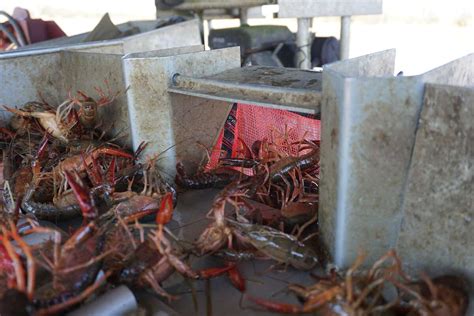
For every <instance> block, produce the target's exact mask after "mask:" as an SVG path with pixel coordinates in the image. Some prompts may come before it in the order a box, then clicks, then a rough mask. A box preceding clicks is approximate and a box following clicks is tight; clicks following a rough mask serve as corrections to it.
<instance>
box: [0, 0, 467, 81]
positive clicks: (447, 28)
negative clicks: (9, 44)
mask: <svg viewBox="0 0 474 316" xmlns="http://www.w3.org/2000/svg"><path fill="white" fill-rule="evenodd" d="M15 7H22V8H26V9H28V10H29V12H30V15H31V17H32V18H41V19H43V20H54V21H55V22H56V23H57V24H58V25H59V27H60V28H61V29H62V30H63V31H64V32H65V33H66V34H67V35H69V36H70V35H75V34H79V33H83V32H88V31H90V30H92V29H93V28H94V27H95V26H96V25H97V23H98V22H99V20H100V18H101V17H102V16H103V15H104V13H107V12H108V13H109V14H110V17H111V20H112V22H113V23H115V24H119V23H122V22H126V21H130V20H142V19H147V20H148V19H154V18H155V16H156V8H155V3H154V1H153V0H134V1H106V0H103V1H96V0H95V1H93V0H83V1H60V0H49V1H38V0H3V1H2V2H1V4H0V10H4V11H6V12H9V13H10V14H11V13H12V12H13V9H14V8H15ZM275 10H276V8H275V6H274V5H269V6H266V7H264V9H263V13H264V15H265V16H266V18H264V19H253V18H250V19H249V20H248V23H249V25H260V24H279V25H286V26H288V28H289V29H290V30H291V31H292V32H295V31H296V28H297V23H296V19H275V18H273V17H272V16H273V12H275ZM0 19H2V20H0V22H3V21H4V20H3V17H0ZM339 21H340V19H339V18H338V17H320V18H314V20H313V26H312V31H313V32H315V33H316V35H317V36H322V37H324V36H335V37H339V32H340V22H339ZM233 26H239V20H238V19H230V20H229V19H227V20H213V21H212V28H214V29H219V28H226V27H233ZM388 48H396V49H397V61H396V70H397V72H398V71H401V70H403V72H404V74H405V75H410V74H419V73H421V72H424V71H426V70H429V69H432V68H434V67H436V66H439V65H441V64H443V63H446V62H448V61H450V60H452V59H455V58H457V57H460V56H463V55H466V54H468V53H471V52H473V51H474V1H473V0H452V1H439V0H436V1H432V0H419V1H413V0H384V1H383V14H381V15H372V16H353V17H352V25H351V40H350V57H356V56H360V55H363V54H367V53H372V52H376V51H380V50H384V49H388Z"/></svg>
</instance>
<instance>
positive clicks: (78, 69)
mask: <svg viewBox="0 0 474 316" xmlns="http://www.w3.org/2000/svg"><path fill="white" fill-rule="evenodd" d="M192 45H198V46H199V45H201V37H200V32H199V26H198V22H197V21H196V20H193V21H188V22H183V23H179V24H176V25H171V26H169V27H164V28H161V29H157V30H154V31H150V32H146V33H143V34H139V35H135V36H130V37H128V38H124V39H120V40H114V41H104V42H97V43H86V44H81V45H76V46H66V47H53V48H44V49H39V50H33V51H22V52H11V53H7V54H0V83H1V84H0V104H3V105H8V106H21V105H22V104H24V103H26V102H28V101H32V100H38V99H39V98H40V97H42V98H43V99H44V100H45V101H46V102H48V103H49V104H51V105H58V104H60V103H61V102H62V101H63V100H65V99H66V98H67V96H68V93H69V92H72V93H75V92H76V90H79V89H80V90H82V91H85V92H89V93H92V94H93V93H95V90H94V88H96V87H98V88H102V89H106V88H107V87H106V82H107V83H108V87H109V88H110V90H111V91H112V92H116V91H122V92H123V93H122V94H121V95H120V96H119V97H118V98H117V99H116V100H115V102H114V103H113V105H111V106H105V107H103V108H102V109H101V110H102V111H103V112H104V113H106V115H103V117H106V118H107V121H105V122H104V124H107V123H111V122H114V128H113V129H112V130H111V131H110V132H111V133H119V132H122V133H125V134H126V135H127V137H126V138H125V139H123V140H122V141H123V143H126V144H131V143H132V138H131V134H130V132H129V131H130V123H129V117H128V107H127V98H126V95H125V90H126V85H125V81H124V75H123V69H122V57H123V54H124V53H130V52H136V51H142V50H145V51H147V50H153V49H167V48H172V47H179V46H192ZM199 47H200V46H199ZM105 92H107V91H105ZM92 96H94V95H92ZM8 116H9V114H8V113H6V112H3V117H4V120H6V119H7V117H8Z"/></svg>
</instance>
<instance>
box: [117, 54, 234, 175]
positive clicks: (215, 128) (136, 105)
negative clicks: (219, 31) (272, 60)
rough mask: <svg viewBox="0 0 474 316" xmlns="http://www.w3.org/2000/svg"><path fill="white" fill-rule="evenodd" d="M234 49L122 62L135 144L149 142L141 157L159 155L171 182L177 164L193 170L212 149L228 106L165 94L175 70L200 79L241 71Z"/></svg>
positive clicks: (132, 59)
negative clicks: (226, 71)
mask: <svg viewBox="0 0 474 316" xmlns="http://www.w3.org/2000/svg"><path fill="white" fill-rule="evenodd" d="M239 65H240V50H239V48H238V47H232V48H225V49H217V50H212V51H202V49H201V50H198V51H195V50H194V49H193V50H191V51H188V52H182V53H181V54H175V53H172V52H170V53H169V54H166V55H163V54H161V53H160V54H158V55H156V56H149V55H147V57H141V56H140V55H136V54H131V55H129V56H126V57H125V58H124V59H123V67H124V73H125V83H126V85H127V86H130V88H129V89H128V91H127V99H128V110H129V115H130V122H131V126H130V127H131V129H130V132H131V134H132V139H133V146H134V148H137V147H138V145H139V144H140V143H141V142H142V141H146V142H148V146H147V148H146V150H145V153H144V154H145V156H146V155H149V154H157V153H160V155H161V156H160V159H159V160H158V163H159V165H160V166H161V167H162V169H163V171H164V172H165V173H166V174H167V175H168V176H169V177H170V178H171V179H174V174H175V166H176V163H177V161H182V162H183V163H184V165H185V166H186V167H187V168H189V169H190V170H189V171H193V172H194V171H195V169H196V168H197V166H198V164H199V162H200V161H201V159H202V158H203V156H204V151H203V150H202V146H199V145H198V143H199V144H201V145H204V147H206V148H211V147H212V146H213V145H214V143H215V141H216V140H217V136H218V134H219V131H220V129H221V128H222V127H223V125H224V122H225V119H226V118H227V115H228V113H229V111H230V107H231V106H232V104H231V103H229V102H222V101H215V100H206V99H202V98H196V97H190V96H183V95H174V94H171V93H169V92H168V91H167V89H168V87H169V85H170V84H171V80H172V77H173V74H175V73H176V72H179V73H183V74H187V75H191V76H202V75H206V74H207V75H208V74H213V73H217V72H221V71H224V70H226V69H232V68H235V67H239Z"/></svg>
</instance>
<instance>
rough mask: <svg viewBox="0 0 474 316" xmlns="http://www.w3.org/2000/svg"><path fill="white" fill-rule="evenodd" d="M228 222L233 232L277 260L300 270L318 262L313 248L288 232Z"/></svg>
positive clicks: (308, 268)
mask: <svg viewBox="0 0 474 316" xmlns="http://www.w3.org/2000/svg"><path fill="white" fill-rule="evenodd" d="M228 222H229V223H230V224H231V226H233V227H234V233H238V234H239V235H240V237H241V238H243V239H244V241H247V242H248V243H250V244H251V245H252V246H254V247H255V248H256V249H257V250H258V251H260V252H261V253H262V254H264V255H266V256H268V257H270V258H272V259H274V260H276V261H277V262H280V263H283V264H285V265H291V266H293V267H294V268H296V269H301V270H310V269H313V268H314V267H315V266H316V264H318V262H319V260H318V258H317V255H316V253H315V251H314V250H313V249H311V248H310V247H308V246H306V245H305V244H303V243H302V242H300V241H298V240H297V239H296V238H295V237H293V236H291V235H289V234H285V233H283V232H281V231H279V230H276V229H274V228H271V227H268V226H262V225H256V224H246V223H239V222H236V221H231V220H228Z"/></svg>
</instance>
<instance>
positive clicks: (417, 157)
mask: <svg viewBox="0 0 474 316" xmlns="http://www.w3.org/2000/svg"><path fill="white" fill-rule="evenodd" d="M394 59H395V51H394V50H389V51H384V52H380V53H376V54H371V55H367V56H363V57H360V58H355V59H351V60H347V61H343V62H338V63H335V64H332V65H328V66H327V67H325V68H324V71H323V102H322V113H321V115H322V148H321V161H322V166H321V196H320V226H321V230H322V233H323V237H324V239H325V241H326V243H327V244H328V245H329V247H330V250H331V253H332V254H333V257H334V261H335V263H336V265H338V266H340V267H342V268H345V267H348V266H350V265H351V263H352V262H353V261H354V260H355V258H356V257H357V255H358V252H359V251H361V250H365V251H367V252H368V255H369V259H370V260H369V262H368V264H369V263H370V262H373V261H374V260H375V259H377V258H378V257H380V256H381V255H382V254H384V253H385V252H386V251H387V250H388V249H389V248H396V249H398V251H399V253H400V255H401V256H402V259H403V262H404V263H405V264H406V267H407V268H408V269H409V270H410V271H411V272H420V271H421V270H424V271H427V272H430V273H432V274H435V275H436V274H441V273H450V272H458V273H463V274H464V275H466V276H467V277H468V278H469V279H470V281H471V282H474V237H473V234H472V231H473V230H474V221H473V218H474V203H473V201H474V200H473V197H474V194H473V193H474V192H473V188H474V168H473V161H474V143H473V141H472V139H473V137H474V134H473V133H474V130H473V127H472V122H473V121H474V117H473V111H474V102H473V99H472V98H473V94H474V54H471V55H468V56H466V57H463V58H460V59H458V60H455V61H453V62H451V63H448V64H446V65H444V66H441V67H439V68H436V69H434V70H432V71H429V72H427V73H424V74H421V75H418V76H410V77H404V76H397V77H395V76H393V65H394Z"/></svg>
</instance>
